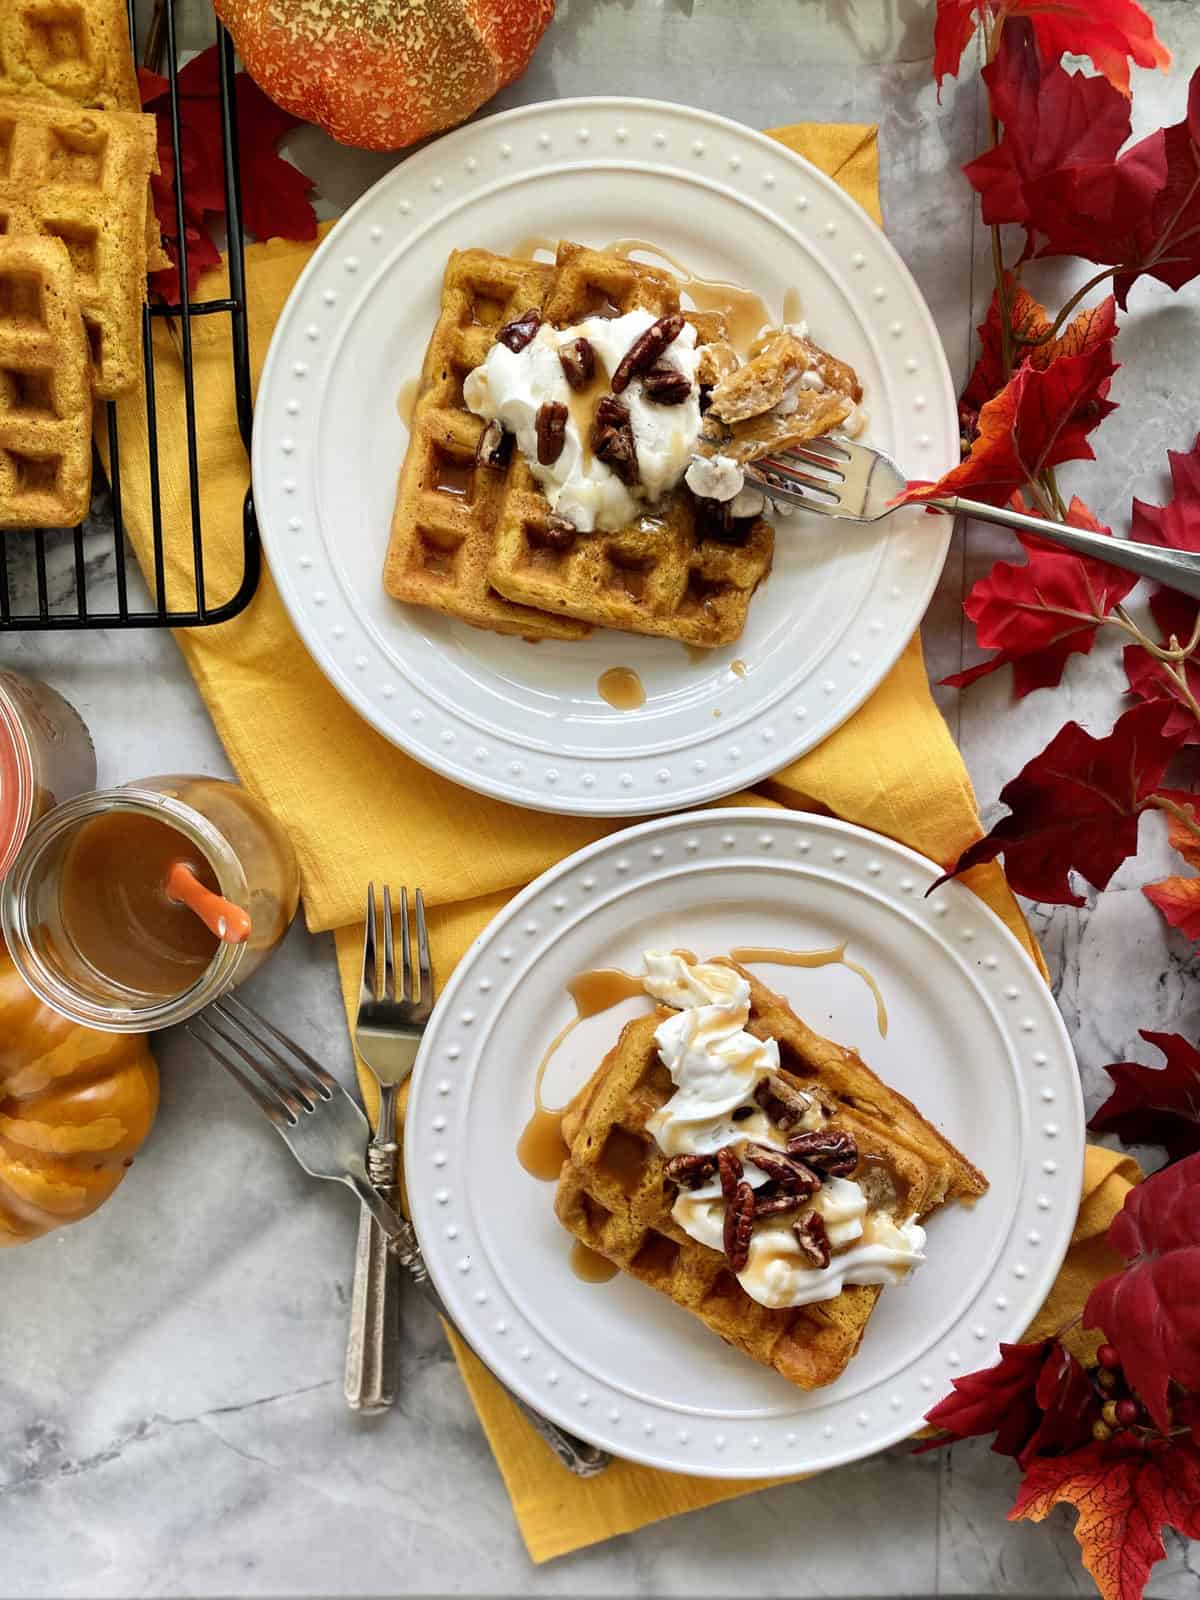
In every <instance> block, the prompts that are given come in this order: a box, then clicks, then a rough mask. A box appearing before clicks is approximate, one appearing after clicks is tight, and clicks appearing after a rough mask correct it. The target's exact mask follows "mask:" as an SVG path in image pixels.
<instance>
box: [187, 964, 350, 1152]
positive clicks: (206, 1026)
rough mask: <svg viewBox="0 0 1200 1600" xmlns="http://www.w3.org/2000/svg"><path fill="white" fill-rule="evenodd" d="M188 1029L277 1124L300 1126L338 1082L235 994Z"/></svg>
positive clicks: (328, 1097)
mask: <svg viewBox="0 0 1200 1600" xmlns="http://www.w3.org/2000/svg"><path fill="white" fill-rule="evenodd" d="M187 1031H188V1032H189V1033H190V1034H191V1035H192V1037H193V1038H194V1039H195V1040H197V1042H198V1043H200V1044H202V1045H203V1046H204V1048H205V1049H206V1050H207V1051H208V1053H209V1055H211V1056H212V1057H214V1059H215V1060H217V1061H218V1062H219V1063H220V1064H221V1066H223V1067H224V1068H225V1070H226V1072H228V1073H229V1074H230V1076H231V1077H233V1078H235V1079H236V1080H237V1082H238V1083H239V1084H240V1085H241V1086H242V1088H243V1089H245V1091H246V1093H247V1094H248V1095H249V1096H250V1097H251V1099H252V1100H253V1101H254V1102H255V1104H256V1105H257V1106H258V1108H259V1110H260V1111H263V1112H265V1113H266V1115H267V1116H268V1117H270V1119H271V1121H272V1122H274V1123H276V1124H284V1123H286V1124H287V1125H288V1126H289V1127H295V1125H296V1124H297V1122H299V1120H300V1118H301V1117H302V1116H304V1115H305V1114H306V1113H309V1112H312V1111H315V1110H316V1108H317V1105H318V1104H319V1103H320V1101H322V1100H331V1099H332V1098H333V1095H334V1091H335V1090H336V1089H337V1088H338V1087H339V1085H338V1082H337V1079H336V1078H334V1077H332V1076H331V1074H330V1073H328V1072H326V1070H325V1068H324V1067H323V1066H321V1064H320V1063H319V1062H318V1061H315V1060H314V1059H313V1057H312V1056H311V1055H309V1053H308V1051H307V1050H305V1049H303V1048H302V1047H301V1046H300V1045H298V1044H296V1042H295V1041H294V1040H292V1039H289V1038H288V1037H287V1035H286V1034H284V1033H281V1032H280V1031H279V1029H278V1028H277V1027H275V1025H274V1024H273V1023H271V1022H268V1021H267V1019H266V1018H265V1017H263V1016H260V1015H259V1013H258V1012H257V1011H255V1010H254V1009H253V1008H252V1007H251V1006H248V1005H247V1004H246V1003H245V1001H244V1000H239V999H238V998H237V997H236V996H234V995H226V996H225V998H224V999H223V1000H220V1001H218V1002H217V1004H216V1005H214V1006H210V1007H209V1008H208V1010H207V1011H205V1012H204V1013H203V1014H202V1015H200V1016H198V1017H196V1018H195V1020H194V1021H192V1022H190V1023H189V1024H188V1028H187ZM239 1062H240V1063H241V1065H239ZM244 1068H249V1073H247V1072H246V1071H245V1070H244ZM250 1074H253V1076H251V1075H250ZM256 1080H257V1081H256Z"/></svg>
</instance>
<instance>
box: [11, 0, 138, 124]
mask: <svg viewBox="0 0 1200 1600" xmlns="http://www.w3.org/2000/svg"><path fill="white" fill-rule="evenodd" d="M0 11H2V15H0V95H3V94H23V95H30V96H31V97H33V98H34V99H38V100H44V99H50V100H58V101H62V102H66V103H69V104H72V105H77V106H86V107H90V108H91V109H93V110H97V111H138V110H140V109H141V103H142V102H141V96H140V95H139V93H138V81H137V71H136V69H135V67H134V64H133V51H132V49H131V47H130V42H129V19H128V14H127V12H126V10H125V0H5V4H4V6H3V7H2V8H0Z"/></svg>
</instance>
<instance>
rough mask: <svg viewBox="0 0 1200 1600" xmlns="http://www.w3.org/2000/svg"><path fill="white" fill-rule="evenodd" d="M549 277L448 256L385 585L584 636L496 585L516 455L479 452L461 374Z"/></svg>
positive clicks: (398, 595)
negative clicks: (505, 458)
mask: <svg viewBox="0 0 1200 1600" xmlns="http://www.w3.org/2000/svg"><path fill="white" fill-rule="evenodd" d="M550 282H551V269H550V268H549V267H548V266H545V265H543V264H542V263H541V262H535V261H512V260H509V259H508V258H507V257H505V256H496V255H492V254H491V253H490V252H489V251H487V250H457V251H455V252H454V253H453V254H452V255H451V257H450V260H449V262H448V263H447V266H446V275H445V278H444V280H443V282H442V309H441V314H440V316H439V317H438V321H437V326H436V327H435V328H434V330H433V337H432V338H431V339H430V341H429V348H428V350H427V351H426V354H425V364H424V367H423V369H422V372H421V387H420V394H419V397H418V399H417V404H416V407H415V409H414V412H413V419H412V427H411V430H410V438H409V443H408V453H407V454H406V456H405V458H404V467H403V469H402V471H401V474H400V484H399V487H398V489H397V491H396V507H395V511H394V513H393V515H392V530H391V537H390V540H389V543H388V551H387V557H386V560H385V562H384V571H383V586H384V588H385V589H386V591H387V592H388V594H390V595H391V596H392V597H393V598H394V599H396V600H405V601H408V602H409V604H411V605H419V606H430V607H432V608H433V609H434V610H435V611H441V612H444V613H445V614H446V615H447V616H451V617H457V618H459V620H460V621H462V622H469V623H470V624H471V625H472V627H476V628H488V629H491V630H492V631H494V632H496V633H511V634H519V635H521V636H522V637H523V638H526V639H545V638H550V639H579V638H582V637H583V635H584V634H586V633H587V632H588V629H587V628H586V627H585V626H584V625H583V624H582V623H579V622H573V621H572V620H571V619H570V618H569V617H555V616H547V615H543V614H542V613H540V612H537V611H535V610H532V609H531V608H530V607H529V606H525V605H520V604H516V603H514V602H513V601H512V600H508V599H505V598H504V596H502V595H501V594H499V593H498V592H497V591H496V590H495V589H494V588H493V587H492V585H491V581H490V578H489V576H488V565H489V562H490V560H491V555H492V545H493V541H494V539H495V535H496V529H497V528H498V527H499V525H500V522H501V519H502V517H503V515H504V503H505V500H506V499H507V497H508V495H509V493H510V489H511V482H512V475H513V463H512V462H510V463H509V465H508V466H507V467H490V466H487V465H485V464H483V463H478V462H477V461H476V459H475V455H476V450H477V448H478V445H479V440H480V438H481V436H482V434H483V428H484V425H483V423H482V422H481V421H480V419H479V418H478V417H476V416H472V414H471V413H470V412H469V411H468V410H467V408H466V404H465V402H464V401H463V397H462V381H463V379H464V377H466V375H467V373H468V372H470V370H471V368H472V367H476V366H478V365H479V363H480V362H481V361H482V360H483V359H484V357H485V356H486V355H487V352H488V350H489V349H490V347H491V344H492V340H493V338H494V337H495V333H496V329H497V328H499V327H501V326H503V324H504V323H506V322H509V321H511V320H512V319H513V318H514V317H518V316H520V315H521V314H522V312H525V311H529V310H531V309H533V308H535V307H536V308H538V309H539V310H540V309H541V307H542V305H543V304H544V302H545V298H546V295H547V293H548V292H549V289H550ZM544 510H545V507H544V505H543V512H544Z"/></svg>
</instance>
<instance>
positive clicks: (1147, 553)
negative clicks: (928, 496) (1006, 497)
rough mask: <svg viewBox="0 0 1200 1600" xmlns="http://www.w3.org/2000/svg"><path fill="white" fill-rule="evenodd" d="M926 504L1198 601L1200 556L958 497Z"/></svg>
mask: <svg viewBox="0 0 1200 1600" xmlns="http://www.w3.org/2000/svg"><path fill="white" fill-rule="evenodd" d="M926 504H928V505H931V506H934V507H936V508H937V510H939V511H945V512H946V513H947V514H948V515H950V516H961V517H971V518H973V519H974V520H975V521H976V522H992V523H996V524H997V525H998V526H1000V527H1002V528H1018V529H1020V531H1021V532H1022V533H1035V534H1037V536H1038V538H1039V539H1045V540H1046V541H1047V542H1048V543H1050V544H1057V545H1061V546H1062V547H1063V549H1064V550H1073V551H1074V552H1075V554H1076V555H1080V556H1094V557H1095V558H1096V560H1098V561H1107V562H1108V564H1109V566H1110V567H1120V568H1121V570H1122V571H1123V572H1136V573H1137V575H1138V577H1139V578H1153V579H1154V580H1155V581H1156V582H1158V583H1165V584H1166V585H1167V587H1168V588H1171V589H1177V590H1178V591H1179V592H1180V594H1187V595H1191V597H1192V598H1193V599H1194V600H1200V556H1196V555H1192V554H1191V553H1190V552H1189V551H1186V550H1163V549H1160V548H1159V547H1158V546H1157V545H1152V544H1137V543H1135V542H1134V541H1133V540H1132V539H1113V538H1110V537H1109V536H1108V535H1107V534H1103V533H1089V532H1088V531H1087V529H1086V528H1072V527H1070V526H1068V524H1067V523H1065V522H1047V521H1046V520H1045V518H1043V517H1029V516H1026V515H1025V513H1024V512H1022V511H1012V510H1010V509H1009V508H1008V507H1007V506H989V505H985V504H984V503H983V502H982V501H980V500H964V499H962V498H961V497H960V496H955V497H953V498H952V499H949V500H930V501H927V502H926Z"/></svg>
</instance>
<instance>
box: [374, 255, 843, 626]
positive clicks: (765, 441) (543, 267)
mask: <svg viewBox="0 0 1200 1600" xmlns="http://www.w3.org/2000/svg"><path fill="white" fill-rule="evenodd" d="M860 399H861V389H860V387H859V385H858V381H857V378H856V377H855V375H854V373H853V372H852V371H851V369H850V368H849V367H847V366H846V365H845V364H844V363H842V362H840V361H837V360H836V359H835V358H834V357H832V356H828V355H827V354H826V353H825V352H824V351H821V350H819V349H818V348H817V347H816V346H815V345H812V344H811V343H810V342H809V340H808V339H807V335H806V334H805V333H804V332H803V330H790V329H780V330H764V336H763V337H762V338H761V339H760V340H759V342H758V343H757V344H756V345H755V346H754V347H753V348H752V349H751V350H750V351H749V352H748V353H747V358H746V360H745V362H744V363H743V362H742V361H741V360H740V358H739V357H738V355H737V354H736V352H735V351H734V350H733V348H732V346H731V345H730V344H729V341H728V337H727V330H726V327H725V324H724V320H723V318H722V317H721V316H720V314H718V313H713V312H697V311H691V310H687V309H685V308H684V307H683V306H682V304H681V297H680V284H679V281H678V280H677V279H676V278H675V277H674V276H673V275H672V274H671V273H669V272H666V271H664V270H662V269H660V268H658V267H655V266H651V265H648V264H647V263H644V262H641V261H637V260H632V259H629V258H628V257H627V256H624V255H621V254H618V253H615V252H611V251H603V250H592V249H588V248H586V247H585V246H582V245H578V244H573V243H570V242H565V241H564V242H562V243H560V244H559V246H558V249H557V253H556V259H555V261H554V263H553V264H552V265H551V264H549V263H543V262H537V261H521V260H515V259H512V258H509V257H505V256H498V255H493V254H491V253H490V252H487V251H483V250H466V251H458V252H455V253H454V255H452V257H451V259H450V261H449V263H448V266H447V269H446V275H445V280H444V283H443V288H442V301H441V313H440V316H439V319H438V323H437V326H436V327H435V329H434V333H433V337H432V339H431V341H430V345H429V349H428V351H427V354H426V359H425V364H424V368H423V371H422V377H421V388H420V393H419V396H418V399H417V403H416V407H415V411H414V416H413V422H412V427H411V431H410V439H409V446H408V452H407V455H406V457H405V462H404V466H403V469H402V472H401V476H400V484H399V489H398V492H397V497H396V506H395V512H394V515H393V520H392V531H391V538H390V542H389V546H388V553H387V558H386V562H385V569H384V587H385V588H386V590H387V592H388V593H389V594H391V595H392V596H393V597H394V598H396V599H398V600H403V601H406V602H408V603H410V604H416V605H424V606H430V607H432V608H434V609H437V610H440V611H443V612H445V613H446V614H448V615H450V616H456V617H458V618H460V619H461V620H463V621H466V622H469V623H472V624H473V625H475V626H477V627H484V628H492V629H495V630H497V631H500V632H507V633H519V634H523V635H525V636H526V637H529V638H540V637H545V636H547V635H550V636H554V637H559V638H570V637H578V636H579V635H580V634H581V633H584V632H587V631H588V630H589V629H590V628H591V627H595V626H606V627H611V628H617V629H622V630H625V631H628V632H633V633H646V634H657V635H661V636H665V637H669V638H675V639H679V640H681V641H682V642H684V643H686V644H690V645H700V646H708V647H711V646H716V645H721V644H728V643H730V642H732V641H733V640H734V639H736V638H737V637H738V636H739V634H740V633H741V631H742V627H743V626H744V623H745V619H746V613H747V610H748V607H749V604H750V600H751V597H752V596H753V594H754V590H755V589H756V587H757V586H758V584H759V583H760V582H761V581H762V579H763V578H764V577H765V576H766V575H767V573H768V572H769V571H770V566H771V560H772V555H773V550H774V534H773V530H772V527H771V524H770V523H769V522H768V521H767V520H766V518H765V517H764V516H763V511H764V509H765V507H764V500H763V497H762V495H761V494H758V493H757V492H756V491H752V490H748V489H747V488H746V487H745V485H744V483H743V474H742V468H743V467H744V465H745V463H746V462H748V461H750V460H752V459H754V458H755V456H758V455H764V454H767V453H768V452H769V451H770V450H772V449H778V448H784V447H786V445H787V444H788V443H797V442H801V441H802V440H803V439H811V438H814V437H817V436H818V435H819V434H821V433H824V432H828V431H829V429H830V428H833V427H837V426H839V425H842V424H845V423H847V421H848V420H849V419H851V418H852V416H853V415H854V414H855V412H856V408H857V404H858V401H859V400H860Z"/></svg>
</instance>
